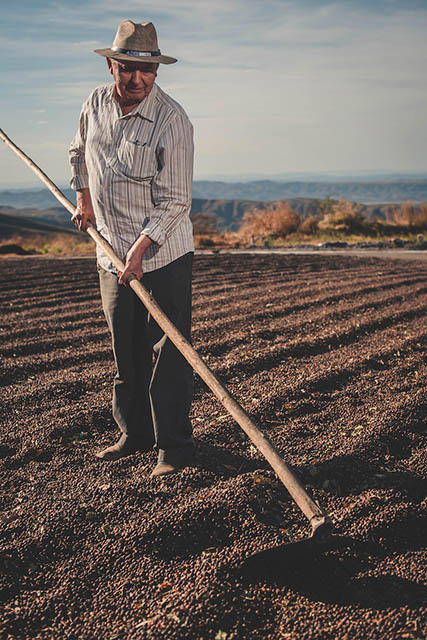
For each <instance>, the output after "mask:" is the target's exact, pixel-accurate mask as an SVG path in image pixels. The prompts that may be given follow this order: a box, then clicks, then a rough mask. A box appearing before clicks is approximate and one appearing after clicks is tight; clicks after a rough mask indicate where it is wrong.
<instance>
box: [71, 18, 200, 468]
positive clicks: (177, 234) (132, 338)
mask: <svg viewBox="0 0 427 640" xmlns="http://www.w3.org/2000/svg"><path fill="white" fill-rule="evenodd" d="M95 53H97V54H99V55H101V56H104V57H106V58H107V64H108V69H109V70H110V73H111V74H112V76H113V79H114V83H111V84H105V85H102V86H100V87H97V88H96V89H95V90H94V91H93V92H92V94H91V95H90V96H89V98H88V100H87V101H86V102H85V104H84V105H83V108H82V112H81V116H80V127H79V130H78V132H77V134H76V136H75V138H74V140H73V142H72V143H71V147H70V162H71V168H72V180H71V186H72V187H73V188H74V189H75V190H76V192H77V210H76V214H75V215H74V216H73V221H74V223H75V224H76V226H77V227H78V228H79V229H81V230H85V229H86V228H87V225H88V223H92V224H96V227H97V229H98V231H99V233H100V234H101V235H103V236H104V238H106V240H107V241H108V242H109V243H110V244H111V245H112V247H113V249H114V251H115V253H116V254H117V255H118V256H119V257H120V258H122V260H123V262H124V263H125V269H124V271H123V273H117V272H116V271H115V269H114V267H113V265H112V264H111V263H110V261H109V260H108V258H107V257H106V256H105V255H103V254H102V252H100V250H98V254H97V261H98V271H99V280H100V289H101V298H102V305H103V309H104V313H105V317H106V320H107V323H108V326H109V329H110V331H111V336H112V345H113V352H114V359H115V364H116V367H117V373H116V376H115V378H114V387H113V417H114V419H115V421H116V423H117V425H118V427H119V428H120V430H121V432H122V435H121V437H120V439H119V441H118V442H117V443H116V444H114V445H113V446H111V447H108V448H107V449H105V450H103V451H101V452H99V453H97V454H96V455H97V457H98V458H100V459H101V460H117V459H119V458H122V457H123V456H127V455H129V454H131V453H134V452H136V451H149V450H151V449H152V448H153V445H154V447H155V449H156V451H157V452H158V461H157V465H156V467H155V468H154V470H153V472H152V477H154V476H161V475H165V474H169V473H174V472H175V471H176V470H177V469H179V468H181V467H184V466H186V465H188V464H191V462H192V459H193V455H194V442H193V439H192V428H191V423H190V419H189V411H190V405H191V401H192V395H193V374H192V370H191V367H190V366H189V365H188V364H187V362H186V361H185V359H184V358H183V357H182V356H181V354H180V353H179V352H178V351H177V350H176V348H175V347H174V346H173V345H172V343H171V342H170V341H169V339H168V338H167V336H166V335H165V334H164V333H163V331H162V330H161V329H160V328H159V326H158V325H157V324H156V323H155V322H154V320H153V319H152V318H151V316H150V315H149V314H148V312H147V311H146V309H145V307H144V306H143V305H142V303H141V302H140V301H139V300H138V299H137V297H136V296H135V294H134V292H133V291H132V289H130V288H129V287H127V286H126V284H127V281H128V279H129V277H130V276H131V274H134V275H135V276H136V277H137V278H138V279H141V278H143V282H144V284H145V286H146V287H147V288H148V289H150V290H151V291H152V293H153V296H154V298H155V299H156V300H157V302H158V303H159V305H160V306H161V307H162V309H163V311H164V312H165V313H166V315H168V317H169V318H170V319H171V320H172V322H173V323H174V324H175V325H176V326H177V327H178V329H179V330H180V331H181V333H183V335H184V336H185V337H186V338H187V339H190V323H191V268H192V258H193V252H194V244H193V235H192V225H191V222H190V219H189V211H190V205H191V185H192V173H193V127H192V125H191V123H190V121H189V119H188V117H187V115H186V113H185V111H184V110H183V109H182V107H181V106H180V105H179V104H177V103H176V102H175V101H174V100H173V99H172V98H171V97H170V96H168V95H167V94H166V93H164V92H163V91H162V90H161V89H160V87H159V86H158V85H157V84H156V83H155V79H156V76H157V71H158V67H159V65H160V64H172V63H174V62H176V59H175V58H171V57H169V56H165V55H162V54H161V52H160V50H159V47H158V43H157V34H156V30H155V28H154V26H153V24H151V23H141V24H135V23H133V22H132V21H131V20H124V21H123V22H121V24H120V25H119V28H118V31H117V34H116V37H115V40H114V43H113V45H112V47H111V48H108V49H97V50H96V51H95Z"/></svg>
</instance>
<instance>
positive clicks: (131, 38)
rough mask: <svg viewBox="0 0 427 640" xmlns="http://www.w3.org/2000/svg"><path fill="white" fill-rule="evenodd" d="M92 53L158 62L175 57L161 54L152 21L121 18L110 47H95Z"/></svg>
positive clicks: (133, 60) (120, 58) (165, 61)
mask: <svg viewBox="0 0 427 640" xmlns="http://www.w3.org/2000/svg"><path fill="white" fill-rule="evenodd" d="M94 53H97V54H98V55H100V56H104V57H105V58H113V60H125V61H131V62H136V61H139V62H160V63H162V64H173V63H174V62H176V58H170V57H169V56H162V54H161V52H160V49H159V45H158V42H157V33H156V29H155V28H154V25H153V23H152V22H140V23H135V22H132V20H123V21H122V22H121V23H120V24H119V28H118V29H117V33H116V37H115V38H114V42H113V45H112V47H111V49H95V51H94Z"/></svg>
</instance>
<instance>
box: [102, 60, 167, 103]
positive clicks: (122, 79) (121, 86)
mask: <svg viewBox="0 0 427 640" xmlns="http://www.w3.org/2000/svg"><path fill="white" fill-rule="evenodd" d="M107 63H108V68H109V69H110V73H111V74H112V76H113V78H114V82H115V85H116V91H117V94H118V96H119V99H120V102H121V103H122V104H129V105H130V104H136V103H138V102H141V101H142V100H144V98H146V97H147V96H148V94H149V93H150V91H151V89H152V88H153V84H154V81H155V79H156V75H157V68H158V66H159V65H158V64H155V63H153V62H139V61H137V62H120V61H119V60H111V59H110V58H107Z"/></svg>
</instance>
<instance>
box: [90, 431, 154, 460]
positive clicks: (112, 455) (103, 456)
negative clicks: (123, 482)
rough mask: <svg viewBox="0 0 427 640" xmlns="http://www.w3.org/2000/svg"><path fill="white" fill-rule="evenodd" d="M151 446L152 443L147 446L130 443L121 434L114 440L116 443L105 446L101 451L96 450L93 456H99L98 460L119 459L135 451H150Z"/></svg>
mask: <svg viewBox="0 0 427 640" xmlns="http://www.w3.org/2000/svg"><path fill="white" fill-rule="evenodd" d="M152 448H153V445H152V444H150V445H149V446H147V447H143V446H139V447H138V446H136V445H134V444H131V443H130V442H129V439H128V438H127V437H126V436H122V437H121V438H120V440H119V441H118V442H116V444H113V445H112V446H111V447H107V448H106V449H103V450H102V451H98V453H95V456H96V457H97V458H99V460H108V461H110V460H120V458H125V457H126V456H130V455H132V454H133V453H136V452H137V451H141V452H145V451H151V449H152Z"/></svg>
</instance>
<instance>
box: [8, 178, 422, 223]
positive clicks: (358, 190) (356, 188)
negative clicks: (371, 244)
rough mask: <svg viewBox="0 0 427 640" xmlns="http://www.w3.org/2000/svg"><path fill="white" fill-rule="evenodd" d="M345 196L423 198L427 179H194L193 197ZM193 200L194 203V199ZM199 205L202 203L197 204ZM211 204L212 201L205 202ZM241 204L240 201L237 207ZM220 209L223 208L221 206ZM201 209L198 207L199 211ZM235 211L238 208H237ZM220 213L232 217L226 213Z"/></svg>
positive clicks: (49, 202) (38, 197) (35, 194)
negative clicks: (327, 180)
mask: <svg viewBox="0 0 427 640" xmlns="http://www.w3.org/2000/svg"><path fill="white" fill-rule="evenodd" d="M63 192H64V194H65V195H66V196H67V198H69V200H71V201H72V202H75V194H74V191H73V190H72V189H69V188H65V189H63ZM327 197H331V198H337V199H339V198H341V197H342V198H346V199H347V200H353V201H356V202H362V203H365V204H373V203H378V202H382V203H390V202H394V203H398V202H402V201H403V200H413V201H414V202H420V201H424V200H427V179H425V180H385V179H384V180H377V181H367V180H365V181H361V180H347V181H344V180H335V181H329V182H326V181H322V180H319V181H298V180H294V181H278V180H253V181H250V182H221V181H212V180H195V181H194V183H193V198H194V200H195V201H199V200H208V201H213V200H216V201H220V202H224V201H243V202H246V201H254V202H264V201H265V202H271V201H274V200H290V199H295V198H298V199H300V198H308V199H319V198H320V199H325V198H327ZM193 204H194V203H193ZM0 206H3V207H6V206H9V207H16V208H19V209H22V208H36V209H42V210H43V209H49V208H55V207H56V206H57V200H56V198H55V197H54V196H53V195H52V193H50V191H49V190H48V189H45V188H40V189H11V190H2V191H0ZM198 206H199V205H198ZM206 206H210V205H206ZM240 206H244V205H237V210H238V209H239V207H240ZM220 210H221V208H220ZM198 211H199V210H198V209H197V210H195V212H196V213H197V212H198ZM234 211H236V209H234ZM218 215H219V217H225V218H227V219H229V218H230V216H229V214H228V213H227V214H226V215H225V214H224V216H223V215H222V214H221V213H219V214H218ZM231 217H232V216H231Z"/></svg>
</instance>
